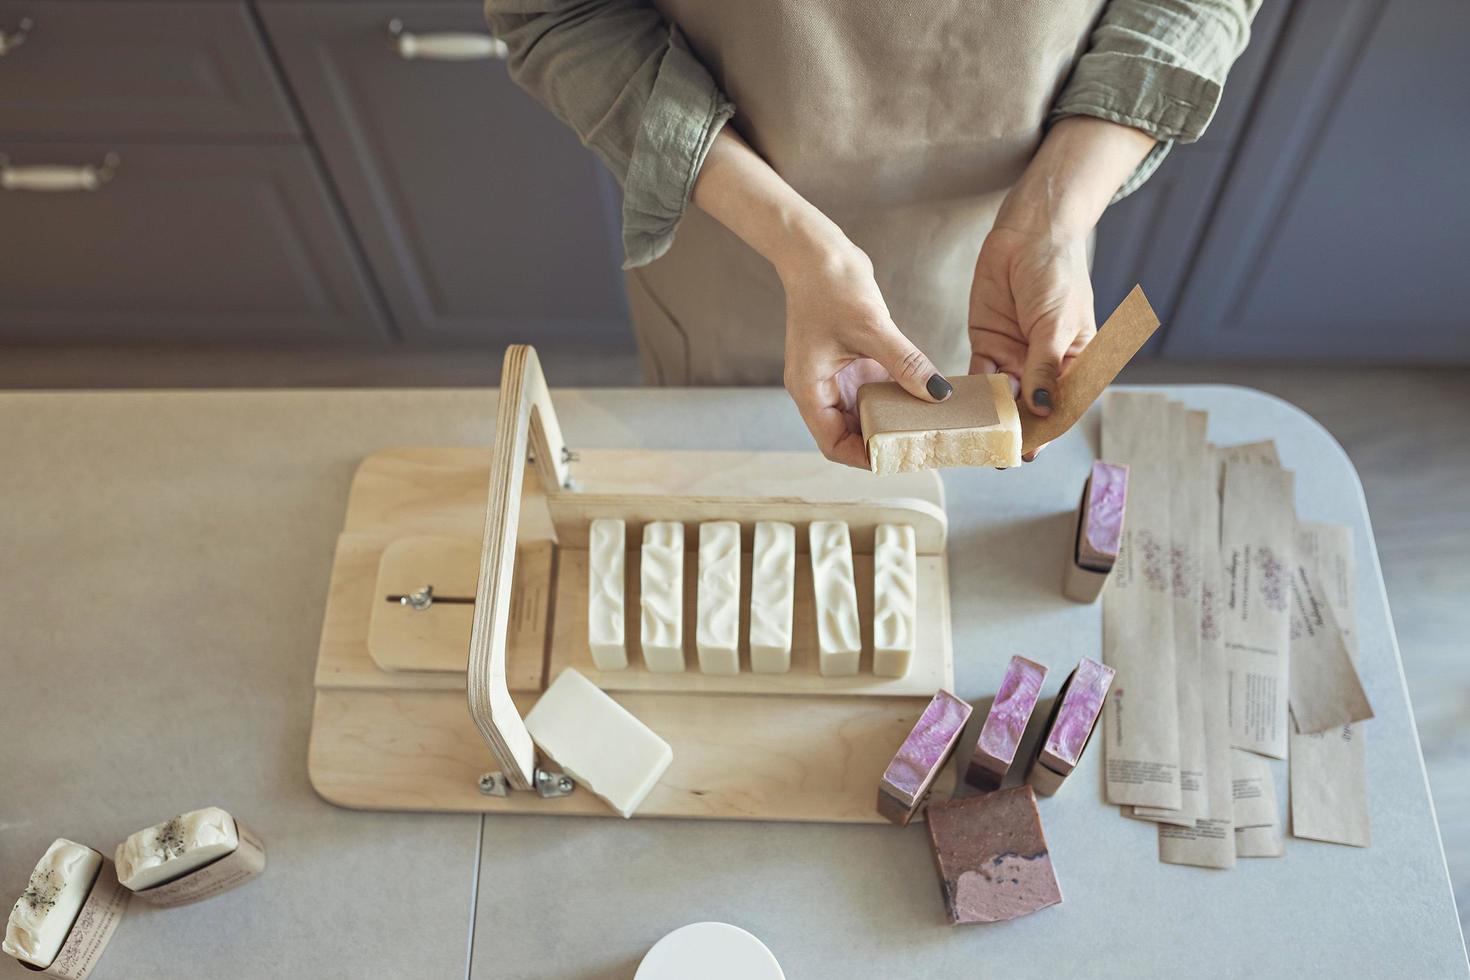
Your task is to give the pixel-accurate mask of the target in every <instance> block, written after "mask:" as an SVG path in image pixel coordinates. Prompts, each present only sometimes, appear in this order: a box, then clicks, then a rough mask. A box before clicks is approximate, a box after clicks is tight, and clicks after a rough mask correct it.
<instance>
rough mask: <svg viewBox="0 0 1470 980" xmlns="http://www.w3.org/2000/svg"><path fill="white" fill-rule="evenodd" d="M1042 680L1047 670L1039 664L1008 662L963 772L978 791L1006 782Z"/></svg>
mask: <svg viewBox="0 0 1470 980" xmlns="http://www.w3.org/2000/svg"><path fill="white" fill-rule="evenodd" d="M1044 680H1046V668H1045V667H1043V666H1042V665H1041V664H1039V663H1037V662H1036V661H1034V660H1027V659H1026V658H1025V657H1012V658H1011V662H1010V663H1009V664H1007V665H1006V673H1005V676H1004V677H1003V678H1001V682H1000V690H999V691H997V692H996V694H995V701H994V702H993V703H992V704H991V706H990V713H989V714H988V715H986V716H985V725H984V726H983V727H982V728H981V729H980V738H979V740H978V741H976V742H975V752H974V754H973V755H972V756H971V757H970V766H969V768H968V769H966V770H965V782H967V783H969V784H970V785H971V786H974V787H976V788H978V789H995V788H997V787H998V786H1000V784H1001V783H1002V782H1003V781H1004V780H1005V777H1006V773H1007V772H1009V771H1010V769H1011V763H1013V762H1014V761H1015V760H1016V749H1017V748H1018V747H1019V746H1020V744H1021V739H1022V737H1023V736H1025V734H1026V726H1027V724H1029V723H1030V721H1031V713H1032V712H1033V711H1035V710H1036V702H1037V700H1038V699H1039V698H1040V697H1041V683H1042V681H1044Z"/></svg>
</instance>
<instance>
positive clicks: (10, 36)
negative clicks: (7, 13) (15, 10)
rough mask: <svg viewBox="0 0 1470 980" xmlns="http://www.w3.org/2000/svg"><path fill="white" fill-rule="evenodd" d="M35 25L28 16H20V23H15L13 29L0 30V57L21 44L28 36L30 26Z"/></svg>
mask: <svg viewBox="0 0 1470 980" xmlns="http://www.w3.org/2000/svg"><path fill="white" fill-rule="evenodd" d="M34 26H36V25H35V22H34V21H32V20H31V19H30V18H29V17H22V18H21V19H20V23H19V24H17V25H15V30H13V31H0V58H3V57H5V56H6V55H7V54H9V53H10V52H12V51H14V50H15V49H16V48H18V47H20V46H21V45H22V44H25V43H26V38H27V37H29V36H30V33H31V28H32V27H34Z"/></svg>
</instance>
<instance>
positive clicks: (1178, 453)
mask: <svg viewBox="0 0 1470 980" xmlns="http://www.w3.org/2000/svg"><path fill="white" fill-rule="evenodd" d="M1167 418H1168V433H1169V443H1168V444H1169V447H1170V448H1169V585H1170V595H1171V596H1172V597H1173V600H1174V617H1173V618H1174V683H1175V690H1176V692H1177V695H1178V702H1179V795H1180V800H1179V809H1178V810H1163V809H1157V808H1153V807H1137V808H1135V809H1134V811H1133V812H1132V813H1131V814H1129V816H1133V817H1136V818H1138V819H1140V820H1156V821H1160V822H1163V823H1172V824H1179V825H1182V826H1188V827H1193V826H1195V824H1196V823H1197V822H1198V821H1199V819H1200V818H1201V817H1203V816H1205V815H1206V812H1205V811H1206V801H1205V792H1206V789H1205V724H1204V715H1203V711H1202V701H1201V693H1200V649H1199V648H1200V625H1199V624H1200V556H1199V552H1200V528H1201V524H1202V521H1203V516H1202V512H1203V510H1204V509H1205V503H1204V498H1205V497H1206V496H1208V495H1209V494H1210V493H1212V492H1214V486H1213V485H1212V484H1211V483H1210V480H1209V475H1208V474H1207V473H1206V472H1205V469H1204V454H1205V445H1206V444H1205V430H1204V428H1203V426H1202V425H1201V424H1200V422H1201V421H1202V419H1194V420H1191V418H1190V415H1189V412H1188V411H1187V410H1186V409H1185V408H1184V406H1183V405H1182V404H1180V403H1179V402H1170V403H1169V411H1168V416H1167Z"/></svg>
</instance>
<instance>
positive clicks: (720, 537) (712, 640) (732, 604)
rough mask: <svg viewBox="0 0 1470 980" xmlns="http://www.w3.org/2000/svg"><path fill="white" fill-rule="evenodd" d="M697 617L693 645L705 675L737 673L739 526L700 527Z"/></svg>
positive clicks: (731, 523) (717, 523) (721, 523)
mask: <svg viewBox="0 0 1470 980" xmlns="http://www.w3.org/2000/svg"><path fill="white" fill-rule="evenodd" d="M698 611H699V615H698V618H697V619H696V621H695V629H694V643H695V647H696V648H697V649H698V650H699V669H700V671H702V672H703V673H706V674H738V673H740V525H739V524H737V523H735V522H734V521H708V522H706V523H704V524H701V525H699V596H698Z"/></svg>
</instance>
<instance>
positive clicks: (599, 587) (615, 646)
mask: <svg viewBox="0 0 1470 980" xmlns="http://www.w3.org/2000/svg"><path fill="white" fill-rule="evenodd" d="M626 535H627V527H626V525H624V523H623V522H622V521H620V520H618V519H617V518H613V517H599V518H598V519H597V520H595V521H593V522H592V527H591V529H590V531H589V532H588V535H587V647H588V649H589V650H591V651H592V662H593V663H594V664H596V665H597V669H598V670H622V669H624V668H625V667H627V666H628V646H627V642H626V639H625V637H624V635H623V634H624V628H623V623H624V621H625V619H626V616H625V615H624V612H623V594H624V589H623V573H624V570H625V568H626V565H625V561H626V548H627V543H626Z"/></svg>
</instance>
